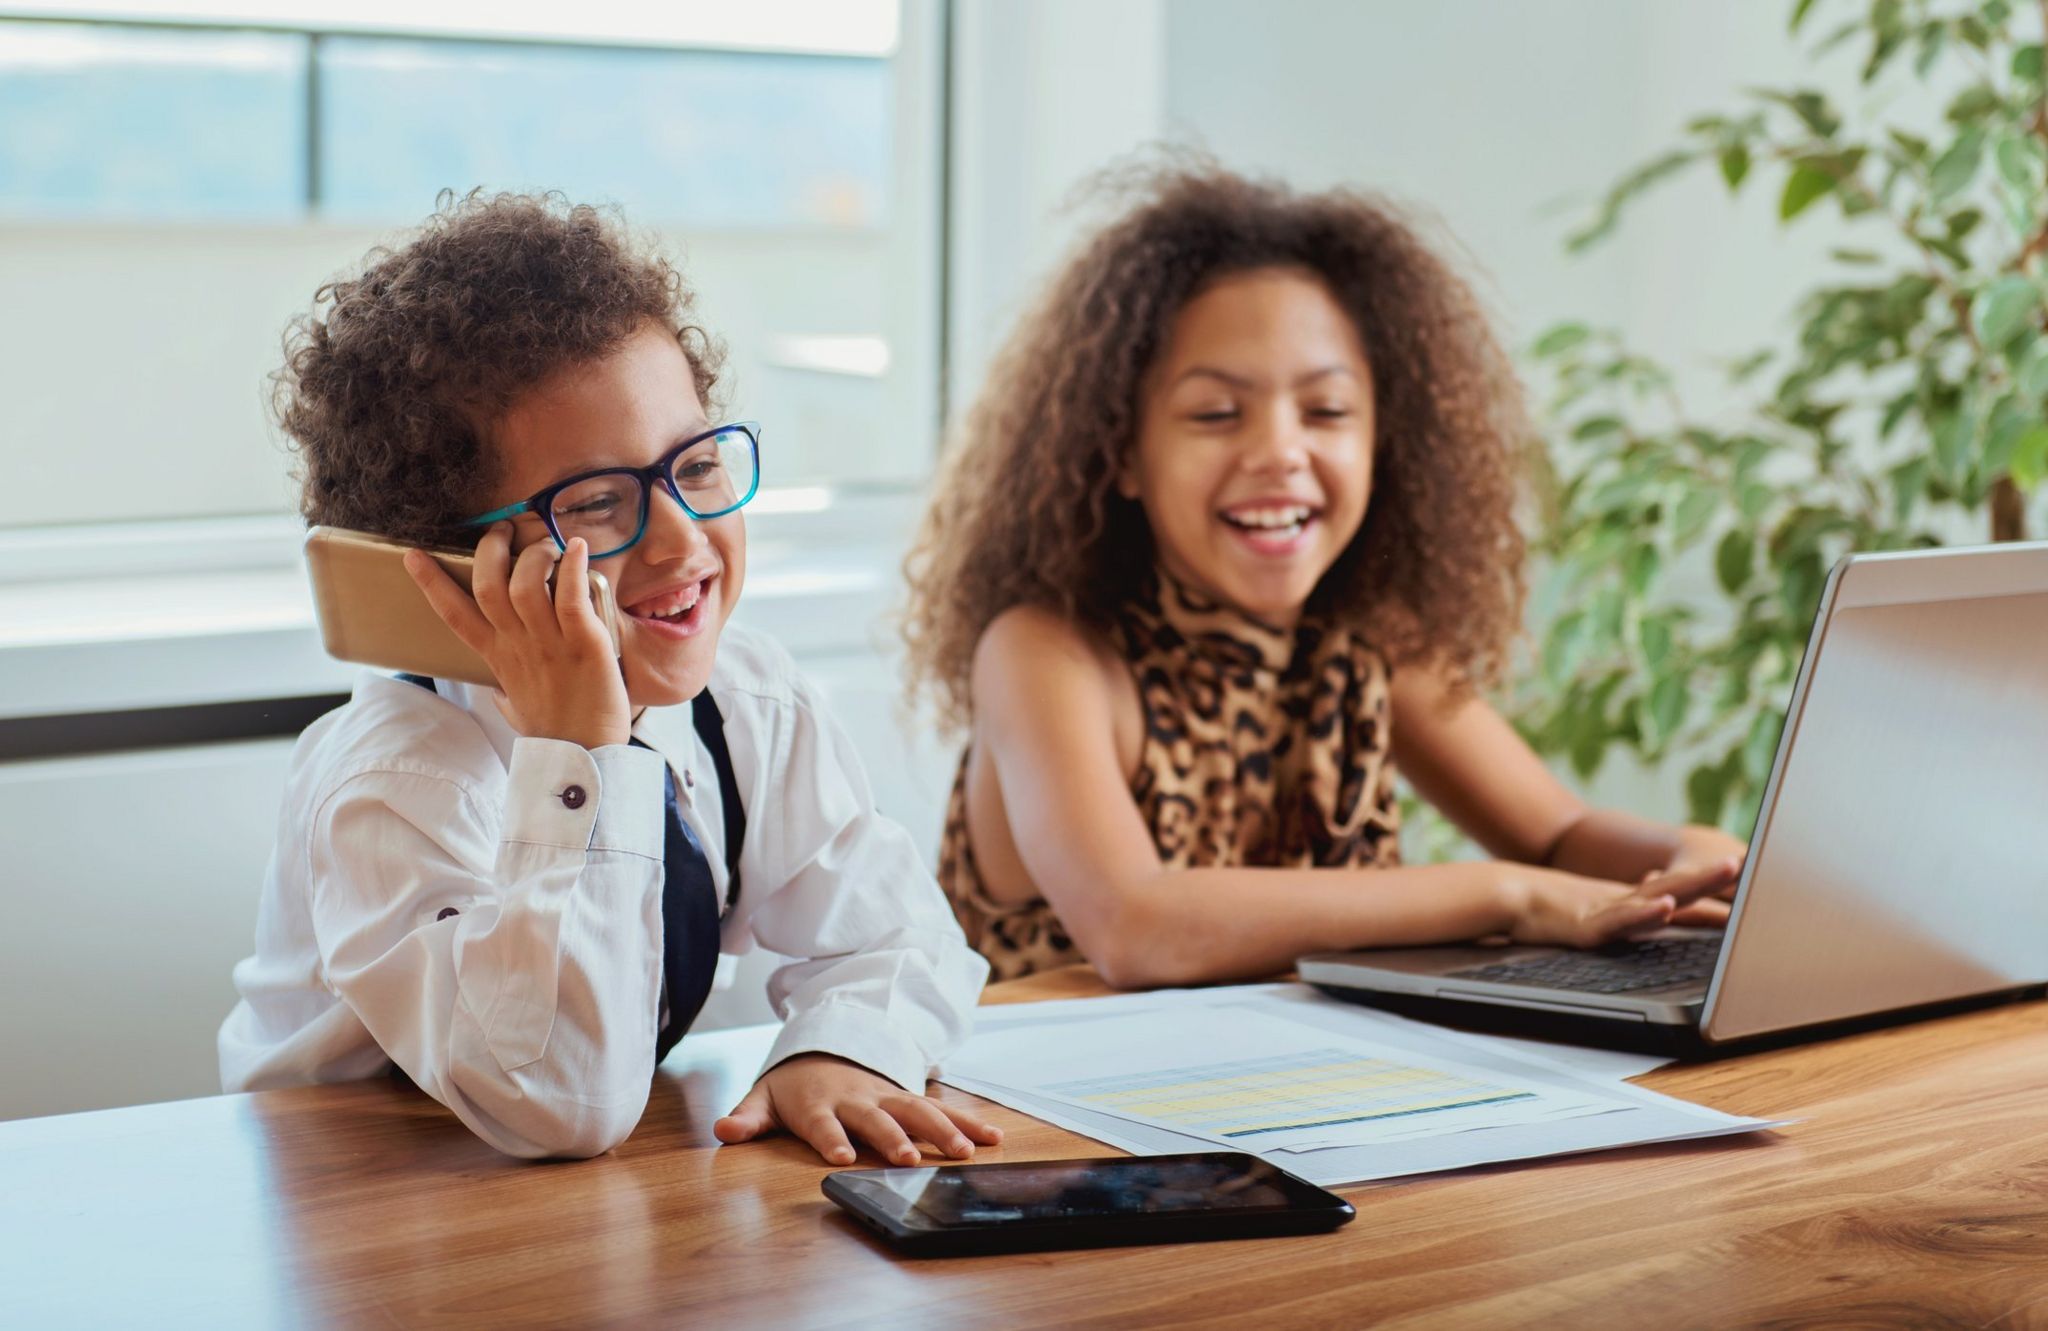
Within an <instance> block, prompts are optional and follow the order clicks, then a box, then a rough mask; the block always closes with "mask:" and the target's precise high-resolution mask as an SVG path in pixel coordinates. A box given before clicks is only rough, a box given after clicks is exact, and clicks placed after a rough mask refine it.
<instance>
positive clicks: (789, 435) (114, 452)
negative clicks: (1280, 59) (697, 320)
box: [0, 0, 940, 529]
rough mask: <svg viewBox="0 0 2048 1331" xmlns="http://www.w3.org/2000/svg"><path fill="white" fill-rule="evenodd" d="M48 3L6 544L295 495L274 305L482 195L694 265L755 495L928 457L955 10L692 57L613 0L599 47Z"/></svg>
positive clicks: (346, 19)
mask: <svg viewBox="0 0 2048 1331" xmlns="http://www.w3.org/2000/svg"><path fill="white" fill-rule="evenodd" d="M51 8H52V7H50V6H43V7H41V9H40V10H39V11H38V14H39V17H36V18H26V17H21V16H20V15H21V14H22V13H24V12H26V11H18V10H11V9H10V8H9V7H8V6H7V5H6V4H5V2H4V0H0V308H6V309H8V310H9V312H10V315H9V318H8V319H7V320H5V321H0V402H4V403H6V404H7V405H6V407H5V408H4V409H5V410H6V411H7V413H8V417H9V422H8V428H7V429H5V430H0V440H4V441H5V442H0V456H4V460H5V463H6V469H7V474H8V476H9V480H10V483H9V484H8V485H7V486H4V487H0V529H8V528H16V529H18V528H25V527H47V526H64V525H69V524H79V523H102V522H127V521H161V520H167V519H168V520H175V519H185V518H210V517H222V516H235V515H254V514H283V513H288V512H290V511H291V510H292V508H293V507H294V494H293V490H292V487H291V485H290V483H289V480H288V477H287V470H288V457H287V455H286V453H285V452H284V450H283V449H282V448H281V446H280V444H281V441H279V440H278V439H277V438H276V437H275V434H274V431H273V429H272V427H271V426H270V425H269V423H268V417H267V411H266V397H267V385H266V380H267V376H268V374H269V373H270V372H271V371H272V370H273V369H274V368H275V367H276V365H277V363H278V361H279V359H280V355H279V336H280V334H281V332H282V330H283V328H284V326H285V324H286V322H287V321H288V320H289V319H290V318H291V317H292V316H294V315H296V314H298V313H300V312H302V311H303V310H304V309H305V308H306V306H307V305H308V304H309V303H310V301H311V298H312V294H313V291H314V289H315V287H317V286H318V285H319V284H320V283H321V282H322V281H324V280H326V279H327V278H328V277H331V276H332V275H334V274H335V273H336V272H338V271H341V270H343V269H346V268H348V267H350V266H352V265H353V264H354V263H355V262H357V261H358V260H359V259H360V258H361V256H362V255H363V254H364V253H365V252H366V251H367V250H368V249H369V248H370V247H371V246H372V245H374V244H378V243H382V242H387V241H389V240H390V239H392V238H393V236H394V235H395V234H397V233H399V232H401V231H402V230H403V229H404V228H406V227H409V226H411V225H414V224H416V223H417V222H418V221H419V220H420V219H421V218H422V217H424V216H425V215H426V213H427V212H428V211H429V210H430V209H431V208H432V207H433V205H434V199H435V196H436V194H437V193H438V192H439V191H440V190H442V189H455V190H457V191H464V190H467V189H469V188H472V187H478V186H481V187H484V188H488V189H500V188H503V189H536V188H558V189H561V190H563V191H564V192H566V193H567V194H568V195H569V196H570V197H571V198H574V199H576V200H578V201H588V202H595V203H616V204H618V205H619V206H621V207H622V208H623V209H624V211H625V214H626V217H627V220H628V222H629V223H630V224H631V225H632V226H633V227H634V228H635V229H636V230H638V231H641V232H642V233H651V234H652V235H653V237H654V239H655V240H656V242H657V243H658V244H660V245H661V246H662V248H663V249H664V250H665V251H666V252H668V253H669V254H670V255H671V256H673V257H677V258H679V259H680V260H681V262H682V266H683V269H684V272H685V274H686V275H687V276H688V278H689V280H690V281H691V283H692V284H693V286H695V287H696V289H697V291H698V293H699V298H700V304H701V310H702V313H703V315H704V318H705V320H706V322H707V323H708V324H710V325H711V327H712V328H713V330H714V331H715V332H717V333H718V334H719V335H721V336H722V337H723V338H724V339H725V340H726V341H727V343H728V345H729V347H730V356H729V359H728V373H727V376H726V378H727V383H728V385H729V387H728V388H727V390H726V392H727V396H728V400H729V402H730V405H731V406H732V408H733V410H734V411H735V412H736V413H744V414H746V415H748V416H750V417H753V418H757V419H760V420H762V421H763V422H764V423H765V426H766V428H765V431H764V436H763V446H764V458H763V461H764V472H765V475H764V483H765V484H766V485H768V486H769V487H787V486H810V485H817V484H829V485H848V484H854V485H869V484H877V483H880V484H901V483H906V482H914V481H916V480H918V479H921V478H922V476H923V475H924V474H925V472H926V471H927V470H928V469H929V466H930V463H931V459H932V457H933V456H934V453H935V440H934V438H933V431H934V429H935V424H936V416H937V360H938V356H937V339H938V317H937V316H938V304H939V289H938V249H939V247H938V244H937V220H938V219H937V212H938V203H937V197H938V189H939V163H938V160H937V153H938V145H939V142H940V135H939V131H938V118H939V114H940V107H939V105H938V87H939V80H938V77H937V58H938V53H937V51H936V50H935V41H934V38H935V35H936V32H937V28H938V9H937V4H936V2H935V0H905V2H904V3H903V4H902V5H900V6H899V5H898V4H897V3H895V0H865V2H864V3H852V2H851V0H848V2H847V3H833V4H826V5H821V4H820V3H818V0H780V3H779V4H774V3H771V4H768V5H765V6H762V7H751V8H748V9H747V10H745V11H743V15H742V18H740V19H736V18H734V17H733V16H731V15H724V16H716V17H717V21H718V22H720V23H723V24H726V25H728V30H724V31H719V32H714V33H709V34H708V35H706V34H699V37H701V44H693V43H696V42H697V41H698V38H696V37H693V36H692V34H691V33H690V32H688V31H685V30H682V29H679V28H678V26H677V25H678V24H686V23H687V22H689V21H691V20H690V19H689V16H688V14H687V13H686V12H685V11H682V10H678V11H677V12H676V13H675V14H669V13H663V14H660V15H654V16H652V17H634V16H633V15H632V14H631V13H629V11H628V10H627V9H626V8H624V7H621V6H618V5H608V4H606V3H604V0H591V9H592V11H593V13H592V15H591V16H590V22H589V23H588V24H587V25H585V26H584V29H583V30H584V31H586V32H595V33H597V34H598V35H599V36H601V37H602V38H603V44H595V43H592V42H577V41H571V40H565V33H564V32H563V31H558V30H551V29H545V28H543V29H541V30H538V31H536V30H534V29H533V28H532V27H531V25H529V26H528V27H525V28H519V27H517V25H516V24H515V23H514V21H513V20H514V19H516V18H517V17H518V15H519V13H520V12H521V11H522V9H523V7H522V6H518V5H509V6H503V7H499V11H500V14H501V20H502V21H501V20H500V19H493V20H470V22H471V26H470V27H469V28H468V29H466V30H464V29H463V28H461V27H460V26H459V25H458V24H457V23H456V22H455V20H457V19H467V18H468V16H467V15H466V14H465V13H464V12H463V11H465V10H473V9H474V8H475V7H473V6H456V5H443V4H435V3H433V2H432V0H416V3H413V4H409V5H404V6H401V5H397V4H395V3H383V2H381V0H380V2H379V3H363V4H357V5H349V6H339V5H336V6H329V7H328V8H329V9H331V10H332V11H333V12H332V13H331V14H327V15H323V16H322V17H321V18H319V19H317V20H316V19H312V18H307V17H305V15H306V13H307V12H308V10H309V9H318V8H319V6H304V5H301V6H292V7H288V6H283V5H272V6H270V7H266V6H264V5H262V4H260V3H257V2H256V0H248V2H247V3H244V4H242V5H239V6H230V7H228V8H229V9H231V10H232V12H228V13H224V14H215V15H212V16H211V17H210V18H209V16H206V15H201V16H199V17H197V18H195V17H193V16H191V15H190V14H189V13H188V12H187V8H189V7H186V8H177V9H175V10H174V9H173V7H171V6H168V5H135V6H128V7H116V8H117V9H124V10H125V11H128V12H131V14H132V16H133V17H135V18H139V19H146V20H148V21H149V22H148V25H147V26H144V25H142V24H140V23H136V22H121V21H116V20H113V19H107V20H99V19H98V18H97V15H99V14H100V13H103V12H106V7H96V8H95V10H94V11H93V12H94V15H95V21H91V22H64V21H51V20H50V18H49V17H48V15H49V12H50V10H51ZM691 8H692V9H694V8H696V7H691ZM778 10H780V11H784V12H782V13H781V14H780V16H779V17H780V19H781V20H782V21H780V22H771V20H775V19H777V18H778V14H777V12H776V11H778ZM536 12H538V11H536ZM10 13H12V14H14V15H15V16H14V17H9V15H10ZM505 15H510V16H511V17H509V18H506V17H503V16H505ZM792 15H793V16H794V18H793V19H792ZM679 16H680V17H679ZM574 17H576V16H574V15H572V16H570V18H561V17H556V18H554V19H552V20H550V21H551V22H553V23H555V24H558V25H562V24H567V23H568V22H570V21H571V19H572V18H574ZM712 17H713V16H706V18H705V19H704V21H705V22H710V21H712ZM743 19H744V22H749V23H752V24H753V26H752V27H751V28H746V29H745V30H741V29H738V28H732V27H731V25H733V24H735V23H742V21H743ZM477 23H488V24H494V25H495V26H488V27H482V28H479V27H477V26H476V24H477ZM636 25H637V26H636ZM650 25H653V26H650ZM813 31H814V32H815V34H816V35H817V36H818V38H819V41H814V42H812V43H810V44H808V45H800V44H798V42H797V40H796V39H795V38H794V37H791V38H789V39H784V38H781V37H778V36H777V34H778V33H790V34H802V33H805V32H813ZM513 38H516V40H514V39H513ZM821 44H822V49H820V45H821Z"/></svg>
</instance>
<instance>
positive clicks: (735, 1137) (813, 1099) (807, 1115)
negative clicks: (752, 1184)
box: [711, 1054, 1003, 1165]
mask: <svg viewBox="0 0 2048 1331" xmlns="http://www.w3.org/2000/svg"><path fill="white" fill-rule="evenodd" d="M777 1128H781V1129H783V1130H784V1131H787V1132H791V1133H794V1134H795V1135H796V1136H799V1137H801V1138H803V1139H804V1140H805V1141H807V1142H809V1143H810V1144H811V1146H812V1148H813V1149H815V1150H816V1151H817V1152H818V1154H819V1155H821V1156H823V1157H824V1159H825V1163H826V1164H828V1165H850V1164H852V1163H853V1159H854V1150H853V1143H852V1141H850V1140H849V1139H848V1134H849V1133H850V1134H851V1135H852V1136H853V1137H857V1138H859V1139H860V1140H861V1141H864V1142H866V1143H867V1144H868V1145H869V1146H872V1147H873V1148H874V1149H875V1151H876V1153H877V1154H879V1155H880V1156H881V1157H882V1158H883V1159H884V1160H886V1161H888V1162H889V1163H890V1164H892V1165H914V1164H916V1163H917V1162H918V1161H919V1160H920V1159H922V1158H923V1156H922V1154H921V1153H920V1152H919V1151H918V1149H917V1147H916V1146H915V1145H913V1144H912V1139H913V1138H917V1139H921V1140H923V1141H928V1142H930V1143H931V1144H932V1145H933V1146H936V1147H938V1148H939V1150H940V1151H941V1152H943V1153H944V1154H946V1155H948V1156H951V1157H952V1158H953V1159H955V1160H966V1159H968V1158H970V1157H972V1156H973V1154H974V1147H975V1144H976V1143H977V1142H978V1143H980V1144H981V1145H983V1146H994V1145H996V1144H997V1143H999V1142H1001V1141H1002V1139H1003V1130H1002V1129H1001V1128H998V1127H996V1126H995V1125H993V1124H990V1123H984V1122H982V1121H981V1120H980V1119H979V1118H976V1117H975V1116H974V1115H973V1114H971V1113H969V1112H968V1111H966V1110H964V1109H961V1108H959V1107H957V1106H954V1105H948V1104H941V1103H939V1102H938V1101H937V1100H934V1099H932V1098H930V1097H929V1096H923V1095H912V1094H911V1093H910V1092H909V1091H906V1090H904V1089H903V1088H902V1087H901V1086H898V1085H897V1084H896V1083H895V1082H893V1081H890V1080H889V1079H888V1078H887V1077H884V1076H882V1075H880V1074H879V1073H874V1072H870V1071H868V1070H867V1069H866V1068H864V1067H862V1066H861V1065H860V1064H858V1063H849V1062H847V1061H846V1060H845V1059H843V1058H837V1057H835V1056H833V1055H831V1054H798V1055H797V1056H796V1057H795V1058H788V1059H784V1060H783V1061H782V1062H780V1063H777V1064H776V1065H775V1066H774V1067H772V1068H770V1069H768V1071H766V1072H764V1073H762V1074H761V1080H759V1081H757V1082H755V1083H754V1089H753V1090H751V1091H748V1092H747V1095H746V1098H745V1099H743V1100H741V1101H740V1102H739V1104H737V1105H735V1106H734V1107H733V1111H732V1112H731V1113H730V1114H727V1115H726V1116H725V1117H724V1118H722V1119H719V1120H718V1122H716V1123H714V1124H712V1125H711V1132H712V1135H714V1136H716V1137H717V1138H718V1140H720V1141H722V1142H725V1143H727V1144H728V1145H730V1144H732V1143H734V1142H744V1141H752V1140H753V1139H754V1138H756V1137H760V1136H765V1135H766V1134H768V1133H770V1132H773V1131H775V1130H776V1129H777Z"/></svg>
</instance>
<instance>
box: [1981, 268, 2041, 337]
mask: <svg viewBox="0 0 2048 1331" xmlns="http://www.w3.org/2000/svg"><path fill="white" fill-rule="evenodd" d="M2040 309H2041V293H2040V290H2039V289H2038V288H2037V287H2035V285H2034V284H2033V283H2032V282H2030V281H2028V280H2027V279H2026V278H2024V277H2019V276H2008V277H2001V278H1999V279H1998V280H1997V281H1996V282H1993V283H1992V284H1991V285H1990V286H1988V287H1985V288H1984V289H1983V290H1982V291H1979V292H1978V293H1977V297H1976V299H1975V300H1972V301H1971V302H1970V322H1971V323H1972V324H1974V325H1976V329H1977V339H1978V340H1979V341H1980V342H1982V343H1983V344H1984V346H1985V349H1986V350H1989V351H1997V350H1999V349H2001V348H2002V347H2004V346H2005V344H2006V343H2008V342H2010V341H2012V340H2013V338H2015V337H2017V336H2018V335H2019V333H2020V331H2021V330H2022V329H2025V328H2026V327H2028V325H2029V324H2031V323H2033V322H2034V320H2035V319H2036V318H2037V317H2038V315H2039V313H2040Z"/></svg>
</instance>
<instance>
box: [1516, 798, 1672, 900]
mask: <svg viewBox="0 0 2048 1331" xmlns="http://www.w3.org/2000/svg"><path fill="white" fill-rule="evenodd" d="M1679 846H1680V839H1679V830H1678V829H1677V828H1676V827H1673V826H1671V825H1670V824H1669V823H1655V822H1651V821H1650V820H1649V819H1647V818H1638V817H1636V816H1635V815H1634V814H1632V813H1623V812H1622V811H1621V810H1619V809H1589V810H1587V811H1586V812H1585V814H1583V815H1582V816H1581V817H1580V818H1579V819H1578V821H1577V822H1574V823H1573V824H1572V825H1571V826H1570V827H1567V828H1566V829H1565V830H1564V834H1563V835H1562V836H1560V837H1558V839H1557V840H1556V841H1554V842H1552V843H1551V846H1550V850H1549V853H1548V854H1546V855H1545V856H1544V859H1543V862H1544V863H1545V864H1546V865H1548V866H1549V867H1550V868H1553V869H1563V870H1565V871H1566V872H1567V873H1576V874H1584V875H1585V876H1586V877H1588V878H1605V879H1607V880H1609V881H1610V882H1616V883H1633V882H1637V881H1639V880H1640V879H1641V878H1642V876H1643V875H1644V874H1646V873H1650V872H1653V871H1654V870H1657V869H1662V868H1663V867H1664V866H1666V865H1668V864H1670V863H1671V860H1672V857H1673V856H1675V855H1677V854H1678V851H1679Z"/></svg>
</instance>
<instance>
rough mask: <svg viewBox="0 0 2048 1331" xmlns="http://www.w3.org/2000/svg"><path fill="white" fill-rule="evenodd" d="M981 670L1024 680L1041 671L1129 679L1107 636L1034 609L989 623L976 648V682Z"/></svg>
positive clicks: (1021, 608)
mask: <svg viewBox="0 0 2048 1331" xmlns="http://www.w3.org/2000/svg"><path fill="white" fill-rule="evenodd" d="M985 670H987V671H999V672H1000V673H1001V674H1003V675H1006V676H1007V675H1009V674H1012V673H1021V674H1022V675H1024V676H1025V677H1026V678H1029V677H1031V676H1034V675H1038V674H1040V673H1042V672H1045V671H1055V672H1059V673H1061V674H1073V673H1077V672H1078V673H1081V674H1084V675H1095V676H1098V677H1100V678H1101V679H1102V680H1103V681H1105V682H1108V681H1110V680H1113V679H1115V678H1120V677H1123V676H1126V675H1128V674H1129V667H1128V666H1127V664H1126V663H1125V660H1124V655H1123V653H1122V651H1121V650H1120V649H1119V646H1118V644H1117V643H1116V641H1115V640H1114V639H1113V638H1112V637H1111V636H1110V635H1109V634H1107V633H1104V632H1102V631H1100V630H1097V629H1093V628H1090V627H1089V626H1087V625H1085V624H1078V623H1076V622H1074V621H1073V620H1071V619H1068V618H1066V617H1065V616H1064V615H1060V614H1058V613H1056V612H1054V611H1052V610H1049V609H1047V608H1045V607H1044V606H1037V605H1013V606H1011V607H1010V608H1009V609H1007V610H1005V611H1003V612H1002V613H1000V614H998V615H997V616H996V617H995V618H994V619H992V620H990V621H989V624H988V627H987V628H985V629H983V630H982V631H981V640H980V641H979V642H977V643H976V644H975V648H974V674H975V678H976V679H980V678H981V677H982V675H983V674H984V672H985Z"/></svg>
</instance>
